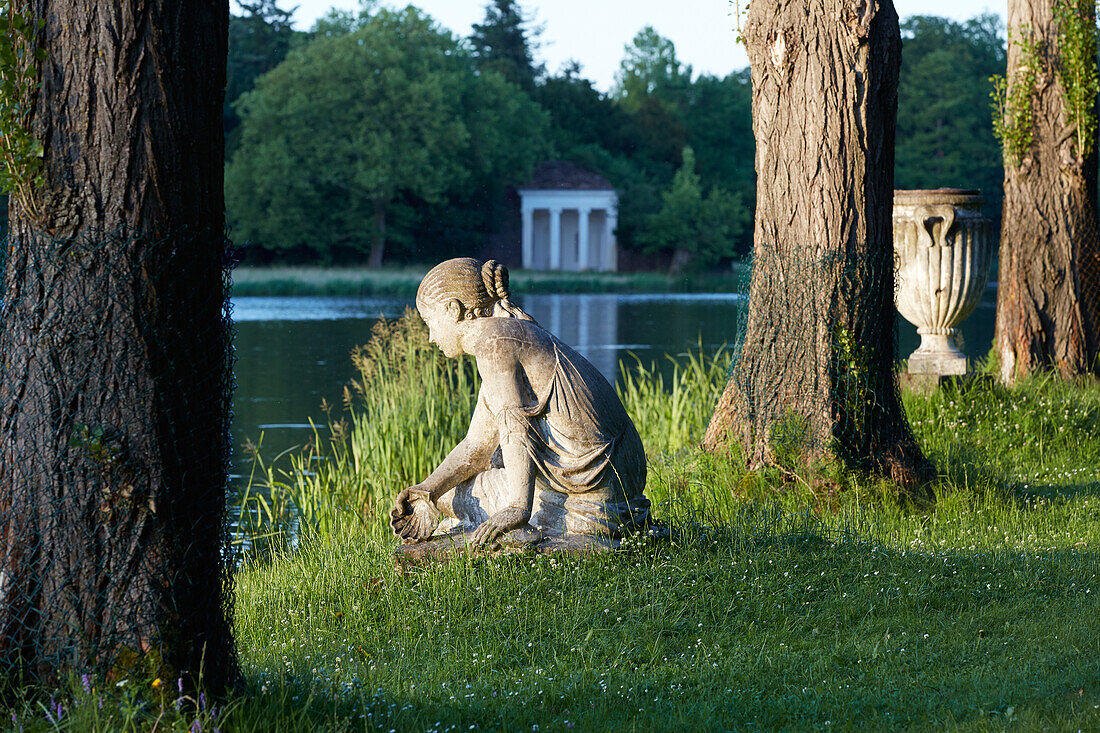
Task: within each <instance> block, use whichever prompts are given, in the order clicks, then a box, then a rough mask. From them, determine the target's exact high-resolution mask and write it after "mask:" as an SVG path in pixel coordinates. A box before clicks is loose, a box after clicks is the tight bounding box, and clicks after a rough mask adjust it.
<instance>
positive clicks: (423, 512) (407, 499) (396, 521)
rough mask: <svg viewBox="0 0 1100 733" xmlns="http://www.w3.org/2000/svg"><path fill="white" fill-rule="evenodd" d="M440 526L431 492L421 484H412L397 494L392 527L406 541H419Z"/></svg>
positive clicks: (392, 515)
mask: <svg viewBox="0 0 1100 733" xmlns="http://www.w3.org/2000/svg"><path fill="white" fill-rule="evenodd" d="M438 526H439V512H438V511H437V510H436V508H435V505H434V504H433V503H432V500H431V494H430V493H429V492H428V490H427V489H425V488H423V487H422V486H420V485H417V486H410V487H409V488H407V489H405V490H404V491H402V492H401V493H400V494H398V495H397V500H396V501H395V502H394V506H393V509H391V510H390V529H392V530H393V533H394V534H395V535H397V536H398V537H400V538H401V539H402V540H404V541H405V542H406V543H410V542H419V541H420V540H425V539H427V538H429V537H431V536H432V532H435V528H436V527H438Z"/></svg>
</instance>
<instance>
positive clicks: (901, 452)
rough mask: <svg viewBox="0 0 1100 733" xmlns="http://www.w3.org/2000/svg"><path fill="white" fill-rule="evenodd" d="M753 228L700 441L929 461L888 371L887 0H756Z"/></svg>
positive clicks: (922, 471) (778, 453)
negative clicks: (722, 369)
mask: <svg viewBox="0 0 1100 733" xmlns="http://www.w3.org/2000/svg"><path fill="white" fill-rule="evenodd" d="M744 39H745V46H746V49H747V51H748V55H749V61H750V65H751V68H752V87H753V90H752V108H753V133H754V135H755V137H756V172H757V181H758V183H757V199H756V231H755V241H754V249H753V269H752V282H751V284H750V288H749V306H748V315H747V320H746V323H745V325H744V328H745V331H744V334H743V337H742V339H741V341H740V350H739V355H738V359H737V362H736V364H735V366H734V369H733V372H732V374H731V378H730V381H729V383H728V385H727V386H726V389H725V391H724V393H723V394H722V397H721V399H720V400H719V403H718V406H717V408H716V409H715V412H714V416H713V417H712V419H711V422H710V426H709V428H708V430H707V433H706V436H705V439H704V445H705V446H706V447H707V448H709V449H711V450H716V449H719V448H723V447H725V446H726V445H727V444H733V445H736V446H738V447H739V448H740V450H741V451H742V452H743V454H744V457H745V459H746V460H747V462H748V463H749V465H750V466H759V465H761V464H769V463H788V462H792V463H798V464H806V463H810V462H813V461H817V460H821V459H823V458H829V457H832V458H838V459H840V460H842V461H844V462H845V463H846V464H847V465H849V466H853V467H857V468H862V469H868V470H873V471H876V472H879V473H882V474H885V475H886V476H889V477H891V478H893V479H894V480H895V481H897V482H899V483H900V484H902V485H905V486H909V487H912V486H916V485H919V484H921V483H922V482H923V481H925V480H927V479H928V478H930V477H931V476H932V474H933V472H932V467H931V465H930V464H929V463H928V462H927V460H926V459H925V458H924V456H923V455H922V453H921V451H920V448H919V447H918V445H917V443H916V441H915V440H914V438H913V435H912V432H911V431H910V429H909V426H908V424H907V422H906V420H905V415H904V413H903V411H902V408H901V404H900V400H899V398H898V392H897V378H896V375H895V372H894V320H895V318H896V312H895V309H894V300H893V298H894V261H893V243H892V225H891V207H892V201H893V170H894V131H895V122H896V114H897V86H898V67H899V63H900V60H901V38H900V34H899V30H898V19H897V14H896V13H895V11H894V8H893V5H892V4H891V3H890V2H889V1H888V0H887V1H886V2H879V1H877V0H869V1H868V2H867V3H865V4H853V3H849V2H844V1H842V0H799V1H798V2H793V3H781V2H776V1H774V0H773V1H771V2H754V3H753V4H752V5H751V6H750V9H749V15H748V19H747V23H746V25H745V28H744Z"/></svg>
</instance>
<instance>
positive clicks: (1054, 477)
mask: <svg viewBox="0 0 1100 733" xmlns="http://www.w3.org/2000/svg"><path fill="white" fill-rule="evenodd" d="M406 337H407V334H406V335H405V336H402V335H400V334H399V335H398V336H393V335H392V334H391V338H396V339H397V340H398V342H399V343H403V342H401V341H400V339H402V338H406ZM414 337H415V338H414ZM416 338H419V337H417V336H416V334H413V337H408V339H409V341H410V342H412V341H416ZM393 345H394V344H393V343H389V346H388V347H387V348H386V349H380V350H379V351H378V353H383V352H386V353H389V352H391V351H393V349H392V348H389V347H392V346H393ZM406 345H407V344H406ZM418 348H419V347H418ZM376 357H377V355H376ZM419 358H420V357H419V356H417V357H415V359H419ZM415 359H414V361H415ZM398 362H400V360H399V359H398ZM371 364H373V362H371V361H370V358H367V359H366V361H361V362H359V366H360V368H361V370H366V371H367V372H369V371H370V370H371V369H377V368H379V367H378V365H377V364H374V366H371ZM389 366H390V367H392V366H393V365H392V364H390V365H389ZM724 372H725V362H724V361H723V360H722V357H720V358H719V361H718V362H717V363H714V364H711V363H709V362H708V361H706V360H703V359H699V358H694V359H688V360H684V361H682V362H681V368H680V369H678V370H677V372H676V375H675V376H674V377H673V379H671V380H668V381H666V382H658V380H657V378H656V376H655V374H653V373H646V372H643V373H641V374H638V375H637V378H636V379H635V381H634V382H628V383H627V385H626V386H625V387H624V389H623V393H624V401H625V402H626V404H627V407H628V409H629V410H631V412H632V414H634V415H635V417H636V421H637V422H638V425H639V430H640V432H641V434H642V436H643V440H644V441H645V442H646V444H647V447H648V449H649V451H650V453H651V455H650V474H649V484H648V487H647V492H648V494H649V495H650V496H651V497H652V498H653V500H654V501H655V503H656V505H657V514H658V515H659V516H661V517H662V518H664V519H665V520H667V521H668V522H669V523H670V524H671V525H672V526H673V527H674V528H675V529H676V535H675V537H674V539H673V540H671V541H652V540H644V541H643V540H639V541H635V542H632V543H630V544H629V546H628V547H627V548H626V549H624V550H622V551H619V552H616V553H609V554H603V555H598V556H590V557H575V556H574V557H541V556H534V555H522V554H521V555H512V556H500V557H471V556H460V557H458V558H456V559H455V560H454V561H453V562H451V563H449V564H446V565H442V566H435V567H429V568H420V569H415V570H412V571H411V572H409V573H407V574H405V575H401V574H399V573H398V572H397V570H396V568H395V566H394V562H393V549H394V547H395V544H396V542H395V540H394V539H392V538H391V537H389V536H388V534H387V532H386V529H385V527H384V526H383V524H382V522H381V520H380V519H379V518H378V513H377V511H376V510H377V508H379V506H380V505H381V502H382V501H383V499H384V497H382V496H375V495H374V494H373V493H371V492H378V491H379V490H380V489H378V488H377V486H376V485H375V484H372V483H371V481H368V480H365V479H364V481H362V482H361V487H360V489H358V490H359V491H361V492H366V493H361V494H355V495H354V496H352V495H350V494H348V493H346V492H344V493H341V491H342V490H341V489H340V487H338V486H336V485H335V483H329V484H324V483H322V484H319V485H317V486H314V487H313V488H311V489H309V492H312V493H309V492H306V490H305V488H304V487H306V484H304V483H303V484H298V485H296V486H297V488H295V486H291V485H289V484H288V485H287V486H288V488H286V492H287V494H286V496H287V497H288V498H287V501H290V502H302V503H303V505H306V506H308V505H309V503H310V502H311V501H313V502H321V501H324V497H325V496H327V497H328V500H327V503H328V504H330V505H333V506H337V507H345V508H344V509H341V510H340V511H339V512H338V513H336V514H333V515H331V516H329V517H328V519H327V520H326V521H325V522H318V523H316V524H315V525H310V526H312V527H314V529H311V530H310V531H309V532H307V536H306V537H305V538H304V539H302V541H301V543H300V545H299V546H298V547H297V549H296V550H294V551H291V550H287V549H283V550H279V549H275V550H273V551H270V552H265V553H260V554H259V556H257V557H254V558H253V559H251V560H249V561H248V562H246V563H245V564H244V565H243V566H242V568H241V570H240V571H239V572H238V573H237V575H236V599H237V604H236V633H237V640H238V645H239V652H240V661H241V665H242V668H243V671H244V676H245V685H246V686H245V688H244V689H243V690H242V692H241V693H240V694H238V695H237V696H236V697H235V698H234V699H233V700H231V701H230V702H229V704H228V705H226V706H224V707H223V708H222V709H221V710H220V711H219V712H218V716H217V719H216V721H214V720H212V719H211V720H208V721H207V722H214V723H216V724H217V725H218V726H219V727H220V729H221V730H275V729H278V730H314V729H331V730H372V731H373V730H381V731H390V730H397V731H405V730H429V731H444V730H456V731H457V730H461V731H467V730H486V729H497V730H509V731H511V730H524V731H558V730H563V731H565V730H728V729H738V730H741V729H774V728H792V729H814V730H834V729H835V730H843V729H851V728H857V727H859V728H869V729H928V728H949V729H965V730H971V729H973V730H987V729H988V730H1040V729H1049V730H1098V729H1100V563H1098V562H1097V559H1098V554H1097V549H1098V547H1100V387H1098V386H1097V385H1096V384H1094V383H1089V384H1080V385H1069V384H1065V383H1062V382H1060V381H1057V380H1053V379H1035V380H1031V381H1029V382H1027V383H1025V384H1023V385H1021V386H1019V387H1016V388H1014V389H1011V390H1006V389H1003V388H1000V387H991V386H988V385H985V386H983V385H979V386H977V387H975V388H974V389H971V390H969V391H963V392H959V391H955V390H949V391H945V392H940V393H937V394H935V395H933V396H931V397H921V396H916V395H906V396H905V404H906V409H907V412H908V414H909V416H910V419H911V421H912V423H913V425H914V429H915V430H916V432H917V434H918V436H919V438H920V440H921V443H922V445H923V446H924V449H925V450H926V452H927V453H928V454H929V456H930V457H931V458H932V459H933V460H934V461H935V462H936V464H937V466H938V467H939V469H940V473H941V479H940V481H939V482H938V483H937V484H936V486H935V487H934V488H935V494H936V497H935V500H934V501H933V502H930V503H928V504H927V505H920V506H916V505H913V504H911V503H909V502H906V501H905V500H903V499H901V498H899V497H898V495H897V494H896V492H895V490H894V488H893V487H892V486H890V485H889V484H887V483H885V482H878V481H868V480H866V479H862V478H860V477H858V476H854V475H852V474H849V473H847V472H845V471H843V470H840V469H837V468H835V467H827V466H826V467H821V468H818V469H814V470H806V471H801V472H793V473H792V472H788V471H782V470H778V469H774V470H768V471H764V472H757V473H750V472H746V471H744V470H743V469H741V468H740V467H738V466H737V465H735V464H734V463H731V462H730V461H729V460H727V459H724V458H721V457H714V456H710V455H706V454H702V453H699V452H698V451H696V450H695V449H694V448H692V447H691V444H692V443H693V442H694V441H695V440H697V436H698V435H699V431H700V430H701V429H702V427H703V426H704V425H705V420H706V417H707V415H708V413H709V410H710V405H712V404H713V397H714V395H715V394H716V392H717V390H718V389H719V388H720V387H721V381H722V375H723V374H724ZM389 381H390V382H392V383H394V384H398V385H399V386H398V388H399V389H402V390H406V391H407V389H408V388H407V387H400V380H399V379H390V380H389ZM410 383H412V384H416V385H420V387H419V389H418V390H417V392H418V394H426V393H429V392H431V391H432V390H433V389H435V388H436V387H433V386H431V384H432V383H431V382H430V380H428V379H427V378H426V377H424V375H423V374H417V375H415V376H414V378H413V379H412V381H411V382H410ZM424 385H429V386H427V387H425V386H424ZM392 397H393V395H383V397H382V398H380V399H382V400H383V401H382V402H379V403H378V404H376V405H375V406H374V408H373V409H374V412H373V413H372V412H371V409H372V408H371V407H370V406H369V405H365V404H360V405H359V408H358V409H359V412H358V413H357V417H356V421H357V422H356V424H357V425H361V424H367V423H368V422H370V419H371V417H372V416H373V418H374V419H375V420H376V421H382V420H384V415H383V414H382V413H381V408H380V407H379V405H382V404H392V403H386V402H385V400H388V399H391V398H392ZM383 398H384V399H383ZM425 399H426V397H425ZM708 400H709V401H708ZM402 404H403V407H402V409H411V408H412V407H413V405H412V404H411V403H409V404H405V403H402ZM394 419H399V418H396V417H395V418H394ZM460 422H461V420H457V421H456V423H455V424H457V423H460ZM676 426H679V428H680V430H679V431H676V430H673V428H674V427H676ZM685 426H686V428H685ZM391 427H392V426H391ZM385 429H389V428H385ZM451 429H457V428H450V429H449V430H451ZM348 435H349V436H350V437H349V440H351V441H352V442H354V441H356V440H361V439H362V438H356V437H355V434H354V430H350V431H349V433H348ZM452 437H453V436H444V441H443V442H447V441H448V440H450V439H451V438H452ZM349 450H350V451H351V453H354V450H355V449H354V447H353V448H351V449H349ZM330 458H331V459H332V461H331V462H332V463H337V462H338V461H337V460H336V458H337V457H336V456H332V457H330ZM348 465H349V466H350V465H351V463H349V464H348ZM341 470H352V469H350V468H347V467H345V469H341ZM271 475H272V476H277V475H279V474H278V471H273V473H272V474H271ZM318 475H319V476H320V477H321V478H322V479H324V477H325V476H329V477H330V478H333V477H337V476H341V475H345V474H341V473H340V472H339V471H337V470H334V471H333V472H332V473H329V474H326V473H325V472H324V471H319V472H318ZM325 480H327V479H325ZM333 480H335V479H333ZM372 480H373V479H372ZM387 480H394V479H387ZM291 483H293V482H291ZM364 487H365V488H364ZM397 488H398V487H396V486H395V487H394V488H393V492H392V493H396V491H397ZM326 491H327V492H329V493H328V494H327V495H326V494H325V492H326ZM305 494H309V495H305ZM311 497H312V498H311ZM355 506H358V510H354V507H355ZM364 507H370V508H368V509H364ZM358 514H365V515H366V517H367V519H366V520H365V523H364V522H362V521H361V520H359V519H357V518H356V517H357V515H358ZM276 547H277V545H276ZM136 684H137V683H136ZM77 697H78V698H79V697H80V696H79V694H78V695H77ZM150 699H153V698H152V697H150ZM77 703H78V704H75V705H74V704H72V703H70V705H71V706H72V708H73V711H74V712H73V717H72V718H71V720H80V718H79V715H78V713H79V710H77V708H80V705H79V700H78V701H77ZM28 705H29V704H28ZM85 708H87V709H88V710H90V708H91V706H90V705H85V706H84V708H80V709H85ZM164 710H165V711H166V715H165V716H164V717H163V718H161V719H160V722H159V723H157V725H159V726H160V728H159V729H168V728H172V729H178V730H186V729H187V727H188V726H189V725H190V723H191V721H192V719H193V716H194V714H193V713H188V714H184V713H176V712H174V711H173V710H172V709H171V705H168V706H167V707H165V708H164ZM187 710H188V708H187V707H186V706H185V708H184V712H186V711H187ZM88 714H90V713H88ZM99 714H100V715H102V713H99ZM143 715H144V717H141V718H140V720H141V721H142V722H141V725H143V726H144V728H145V729H149V728H151V727H153V725H154V722H153V721H154V720H156V715H157V707H156V705H155V704H150V705H149V707H148V711H147V713H144V714H143ZM207 715H208V717H209V714H207ZM17 719H18V721H19V722H20V724H22V725H24V727H25V728H26V729H27V730H33V729H42V730H52V729H54V728H51V727H50V726H49V725H47V724H46V723H44V722H43V716H42V714H41V712H40V710H37V709H31V708H26V709H24V710H22V711H21V712H19V714H18V715H17ZM85 719H87V718H85ZM72 726H73V727H71V728H70V729H72V730H80V729H81V728H80V727H78V726H77V724H76V723H72ZM87 728H88V726H85V729H87ZM102 729H109V727H107V728H102ZM204 729H205V728H204Z"/></svg>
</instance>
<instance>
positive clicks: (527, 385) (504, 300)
mask: <svg viewBox="0 0 1100 733" xmlns="http://www.w3.org/2000/svg"><path fill="white" fill-rule="evenodd" d="M416 308H417V310H418V311H419V313H420V316H421V317H422V318H423V319H424V321H425V322H426V323H427V324H428V333H429V338H430V340H431V342H432V343H434V344H436V345H437V346H438V347H439V348H440V350H442V352H443V354H444V355H445V356H448V357H451V358H454V357H457V356H459V355H461V354H470V355H472V356H473V357H474V359H475V360H476V362H477V370H478V373H479V374H480V375H481V379H482V385H481V391H480V393H479V394H478V399H477V406H476V407H475V409H474V414H473V418H472V419H471V421H470V427H469V431H468V432H467V434H466V437H465V438H464V439H463V440H462V442H460V443H459V444H458V445H457V446H455V447H454V449H452V450H451V452H450V453H449V454H448V455H447V457H446V458H445V459H444V460H443V462H442V463H441V464H439V467H438V468H436V469H435V470H434V471H433V472H432V474H431V475H430V476H428V477H427V478H426V479H424V481H423V482H421V483H419V484H417V485H416V486H410V487H409V488H407V489H405V490H404V491H402V492H401V493H400V494H399V495H398V497H397V501H396V504H395V506H394V508H393V510H392V511H391V512H390V525H391V527H392V528H393V531H394V533H395V534H396V535H398V536H399V537H401V538H402V539H403V540H404V541H405V542H406V543H412V542H418V541H421V540H425V539H427V538H429V537H431V536H432V534H433V533H434V532H435V531H436V528H437V526H438V525H439V522H440V518H441V516H442V517H447V518H451V519H452V521H451V522H450V524H451V525H452V526H453V525H456V524H457V525H460V526H461V529H462V530H464V531H466V532H472V534H468V535H467V538H468V539H467V541H468V543H469V544H473V545H485V544H488V545H493V544H496V543H497V542H498V541H500V540H501V538H502V537H503V536H504V535H505V534H506V533H509V532H511V531H512V530H524V532H525V533H526V534H527V535H528V536H530V535H531V532H532V531H534V533H535V536H537V537H547V538H558V537H566V536H567V535H595V536H600V537H605V538H611V539H614V538H618V537H622V536H624V535H626V534H629V533H630V532H632V531H634V530H638V529H643V528H646V527H648V526H650V523H651V518H650V511H649V508H650V505H649V500H648V499H647V498H646V497H645V495H644V494H643V493H642V492H643V489H644V488H645V479H646V461H645V451H644V449H643V448H642V441H641V439H640V438H639V437H638V431H637V430H636V429H635V428H634V424H633V423H632V422H631V421H630V418H629V417H628V416H627V414H626V410H625V409H624V408H623V405H622V402H621V401H620V400H619V398H618V395H616V394H615V391H614V390H613V389H612V387H611V385H610V384H608V382H607V380H606V379H604V377H603V375H602V374H600V373H599V371H597V370H596V368H595V367H593V366H592V365H591V364H590V363H589V362H588V361H587V360H586V359H584V358H583V357H582V356H580V355H579V354H578V353H577V352H576V351H574V350H573V349H571V348H570V347H569V346H567V345H566V344H564V343H562V342H561V341H559V340H558V339H557V338H555V337H554V335H553V334H551V333H549V332H547V331H545V330H543V329H542V328H541V327H539V325H538V324H537V323H535V321H534V319H532V318H531V316H529V315H527V314H526V313H525V312H523V311H522V310H521V309H520V308H519V307H517V306H516V305H515V304H514V303H512V301H511V296H510V293H509V291H508V270H507V268H505V267H504V266H503V265H501V264H499V263H497V262H496V261H494V260H490V261H488V262H485V263H484V264H482V263H481V262H479V261H478V260H474V259H470V258H465V257H464V258H457V259H453V260H448V261H446V262H443V263H442V264H440V265H437V266H436V267H435V268H433V269H432V270H431V271H430V272H429V273H428V274H427V275H426V276H425V277H424V280H423V281H422V282H421V283H420V288H419V290H418V291H417V294H416Z"/></svg>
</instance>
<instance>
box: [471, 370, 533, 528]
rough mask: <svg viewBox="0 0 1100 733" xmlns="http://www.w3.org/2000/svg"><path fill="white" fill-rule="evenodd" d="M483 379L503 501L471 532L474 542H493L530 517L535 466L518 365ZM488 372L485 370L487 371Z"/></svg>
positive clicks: (497, 371)
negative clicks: (500, 463) (501, 461)
mask: <svg viewBox="0 0 1100 733" xmlns="http://www.w3.org/2000/svg"><path fill="white" fill-rule="evenodd" d="M498 366H499V367H500V368H499V369H496V370H493V371H492V373H493V374H494V377H493V378H492V379H487V380H486V386H487V387H488V388H489V389H488V390H487V391H486V395H487V399H488V400H489V401H490V405H491V407H492V410H493V413H494V414H495V415H496V425H495V426H494V427H495V431H496V436H497V437H496V441H495V442H496V443H497V444H499V445H500V452H501V457H502V458H503V459H504V475H505V490H506V492H507V493H506V497H505V498H506V501H507V503H506V504H505V506H504V507H503V508H502V509H500V510H498V511H497V512H496V513H494V514H493V515H492V516H491V517H489V519H488V520H486V521H485V522H484V523H483V524H482V525H481V526H480V527H478V528H477V529H476V530H475V531H474V536H473V538H472V540H473V542H474V544H485V543H492V542H495V541H496V540H497V539H499V538H500V536H501V535H503V534H504V533H505V532H507V531H509V530H512V529H515V528H517V527H521V526H523V525H524V524H526V523H527V522H528V521H529V520H530V519H531V508H532V505H533V503H534V498H535V475H536V467H535V464H534V460H533V459H532V457H531V453H530V451H529V440H530V439H529V433H530V430H531V419H530V418H529V417H528V416H527V414H526V413H525V412H524V411H523V383H522V381H521V376H520V370H519V365H518V364H516V363H505V364H500V365H498ZM487 371H488V370H487Z"/></svg>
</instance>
